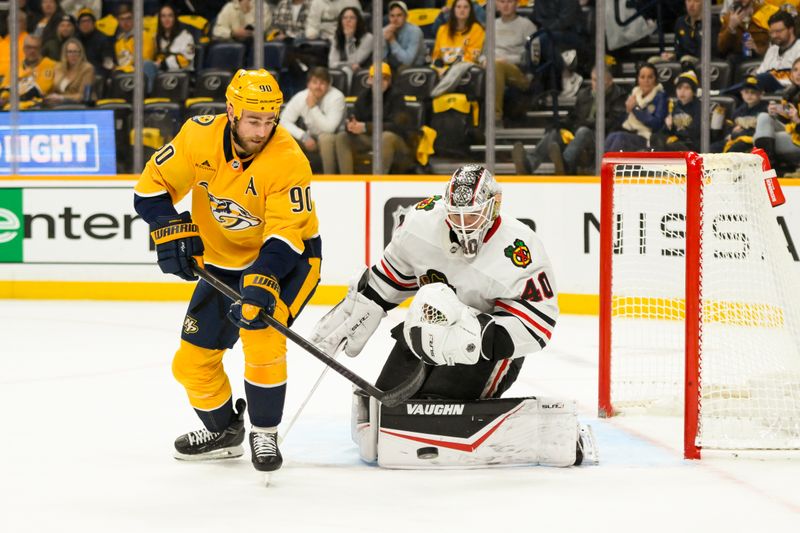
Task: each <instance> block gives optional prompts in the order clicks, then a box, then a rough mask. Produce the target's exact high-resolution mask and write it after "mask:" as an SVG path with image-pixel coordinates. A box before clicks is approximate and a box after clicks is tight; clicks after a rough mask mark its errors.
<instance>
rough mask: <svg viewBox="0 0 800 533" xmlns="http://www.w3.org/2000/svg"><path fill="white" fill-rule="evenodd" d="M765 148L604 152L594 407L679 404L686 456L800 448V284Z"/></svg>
mask: <svg viewBox="0 0 800 533" xmlns="http://www.w3.org/2000/svg"><path fill="white" fill-rule="evenodd" d="M764 161H765V159H763V158H762V157H760V156H758V155H753V154H710V155H701V154H696V153H693V152H686V153H683V152H673V153H656V152H653V153H623V152H620V153H609V154H606V155H605V157H604V158H603V164H602V171H601V191H602V192H601V209H600V211H601V219H600V337H599V339H600V354H599V355H600V361H599V391H598V392H599V398H598V408H599V414H600V416H601V417H604V416H612V415H614V414H618V413H620V412H622V413H642V414H645V413H646V414H653V413H656V414H674V415H679V416H682V417H683V421H684V424H683V426H684V455H685V457H686V458H699V457H700V450H701V448H702V447H704V446H705V447H714V448H731V449H763V448H780V449H783V448H799V447H800V286H798V283H797V282H795V280H794V278H797V276H792V275H791V272H790V270H791V267H792V265H791V264H790V263H791V258H790V256H789V253H788V250H787V248H786V244H785V241H784V242H783V243H781V239H782V235H781V234H780V231H779V229H778V225H777V223H776V222H775V215H774V213H771V205H777V204H778V203H780V201H781V198H782V196H780V189H779V187H778V185H777V180H775V179H774V172H772V171H771V170H769V166H768V163H767V164H764ZM765 180H766V181H765ZM764 184H766V185H767V187H766V188H765V186H764ZM778 196H780V198H778ZM704 246H705V250H704ZM793 295H796V297H797V299H794V296H793Z"/></svg>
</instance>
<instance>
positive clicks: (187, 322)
mask: <svg viewBox="0 0 800 533" xmlns="http://www.w3.org/2000/svg"><path fill="white" fill-rule="evenodd" d="M198 331H200V328H198V327H197V320H195V319H194V318H192V317H191V316H189V315H186V318H184V319H183V332H184V333H186V334H187V335H191V334H193V333H197V332H198Z"/></svg>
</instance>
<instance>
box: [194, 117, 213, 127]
mask: <svg viewBox="0 0 800 533" xmlns="http://www.w3.org/2000/svg"><path fill="white" fill-rule="evenodd" d="M214 118H215V117H214V115H197V116H195V117H192V121H193V122H196V123H198V124H200V125H201V126H208V125H209V124H211V123H212V122H214Z"/></svg>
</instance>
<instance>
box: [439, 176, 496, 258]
mask: <svg viewBox="0 0 800 533" xmlns="http://www.w3.org/2000/svg"><path fill="white" fill-rule="evenodd" d="M501 196H502V195H501V190H500V185H499V184H498V183H497V180H495V179H494V176H493V175H492V173H491V172H489V171H488V170H486V168H485V167H483V166H482V165H464V166H462V167H460V168H459V169H458V170H456V171H455V172H454V173H453V176H452V177H451V178H450V182H449V183H448V184H447V191H446V192H445V195H444V198H445V206H446V208H447V224H448V226H450V229H451V230H453V232H454V233H455V235H456V238H457V239H458V243H459V244H460V245H461V249H462V250H463V252H464V257H466V258H468V259H471V258H473V257H475V255H476V254H477V253H478V249H479V248H480V246H481V244H482V243H483V239H484V238H485V237H486V233H487V232H488V231H489V229H490V228H491V227H492V225H493V224H494V221H495V219H496V218H497V216H498V215H499V214H500V199H501Z"/></svg>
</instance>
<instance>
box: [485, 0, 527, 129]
mask: <svg viewBox="0 0 800 533" xmlns="http://www.w3.org/2000/svg"><path fill="white" fill-rule="evenodd" d="M497 10H498V11H499V12H500V16H499V17H497V18H496V19H495V24H494V27H495V56H494V65H495V84H494V87H495V94H494V105H495V108H494V109H495V111H494V112H495V119H496V120H498V121H499V120H502V118H503V96H504V94H505V91H506V85H510V86H511V87H514V88H515V89H519V90H520V91H527V90H528V88H529V87H530V86H531V79H530V78H528V77H527V76H526V75H525V74H524V73H523V72H522V69H521V68H520V66H521V65H522V55H523V54H524V53H525V42H526V41H527V40H528V37H529V36H530V35H531V34H532V33H534V32H535V31H536V26H534V24H533V22H531V21H530V20H528V19H526V18H523V17H520V16H518V15H517V0H497Z"/></svg>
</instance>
